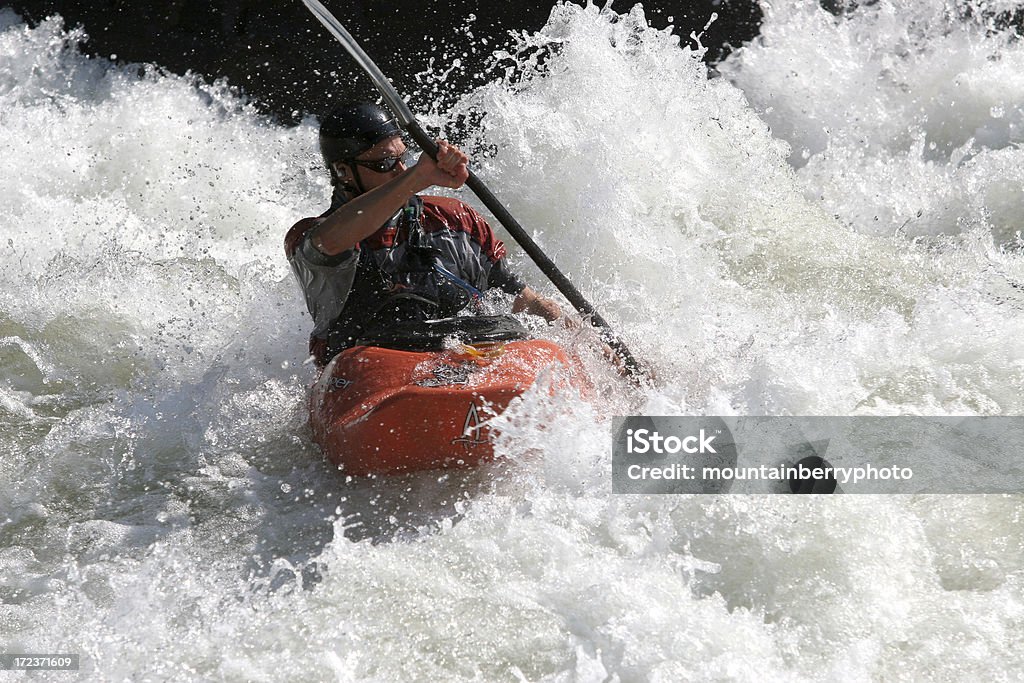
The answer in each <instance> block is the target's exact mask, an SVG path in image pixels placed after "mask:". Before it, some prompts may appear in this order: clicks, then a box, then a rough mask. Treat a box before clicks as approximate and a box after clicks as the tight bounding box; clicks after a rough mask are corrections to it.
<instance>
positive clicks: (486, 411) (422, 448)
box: [310, 339, 570, 476]
mask: <svg viewBox="0 0 1024 683" xmlns="http://www.w3.org/2000/svg"><path fill="white" fill-rule="evenodd" d="M554 365H562V366H565V367H570V359H569V357H568V356H567V354H566V352H565V351H564V350H563V349H562V348H561V347H560V346H558V345H556V344H553V343H551V342H548V341H545V340H538V339H530V340H522V341H511V342H508V343H497V344H488V345H477V346H460V347H459V348H457V349H451V350H443V351H428V352H419V351H406V350H397V349H389V348H380V347H375V346H356V347H353V348H351V349H347V350H345V351H343V352H341V353H340V354H338V355H337V356H336V357H335V358H334V359H333V360H332V361H331V362H330V364H328V365H327V367H326V368H324V371H323V372H322V374H321V376H320V378H319V379H318V381H317V382H316V384H315V385H314V387H313V392H312V396H311V397H310V423H311V425H312V428H313V437H314V439H315V440H316V442H317V443H318V444H320V447H321V448H322V449H323V451H324V453H325V454H326V455H327V457H328V458H329V459H330V460H331V462H333V463H334V464H335V465H337V466H338V467H339V468H340V469H341V470H342V471H343V472H344V473H346V474H350V475H355V476H365V475H373V474H392V473H398V472H408V471H416V470H430V469H438V468H449V467H469V466H474V465H477V464H479V463H480V462H483V461H487V460H490V459H492V458H493V457H494V447H493V445H492V443H491V438H490V437H491V428H490V426H489V425H488V424H487V421H488V420H489V419H490V418H492V417H493V416H495V415H497V414H500V413H501V412H502V411H503V410H505V408H506V407H507V406H508V404H509V402H510V401H511V400H512V399H513V398H515V397H517V396H519V395H521V394H522V393H523V392H524V391H526V390H527V389H528V388H529V387H530V386H531V385H532V384H533V383H534V382H535V381H536V379H537V376H538V375H539V374H540V373H541V372H543V371H544V370H545V369H546V368H550V367H552V366H554Z"/></svg>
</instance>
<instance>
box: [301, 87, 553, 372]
mask: <svg viewBox="0 0 1024 683" xmlns="http://www.w3.org/2000/svg"><path fill="white" fill-rule="evenodd" d="M401 133H402V131H401V129H400V128H399V127H398V124H397V122H396V121H395V118H394V117H393V116H392V115H391V114H390V113H389V112H388V111H387V110H385V109H383V108H382V107H379V106H377V105H373V104H356V105H350V106H346V107H342V108H340V109H336V110H335V111H333V112H331V114H329V115H328V116H327V117H326V118H325V119H324V121H323V122H322V124H321V126H320V151H321V153H322V154H323V158H324V164H325V165H326V166H327V170H328V171H329V172H330V174H331V184H332V185H333V186H334V192H333V195H332V197H331V207H330V209H328V210H327V212H326V213H324V214H322V215H321V216H319V217H318V218H304V219H303V220H301V221H299V222H298V223H296V224H295V225H294V226H293V227H292V228H291V230H289V231H288V234H287V236H286V237H285V253H286V254H287V256H288V260H289V262H290V263H291V266H292V270H293V272H294V273H295V275H296V277H297V279H298V281H299V284H300V285H301V286H302V290H303V294H304V295H305V298H306V306H307V307H308V309H309V312H310V315H311V316H312V317H313V333H312V335H311V336H310V353H311V354H312V355H313V357H314V358H315V359H316V362H317V363H318V364H319V365H325V364H327V362H329V361H330V359H331V358H333V357H334V355H335V354H337V353H338V352H339V351H342V350H344V349H346V348H348V347H349V346H352V345H353V344H354V343H355V342H356V340H357V339H359V338H360V337H361V336H363V335H364V334H366V333H368V332H371V331H374V330H381V329H386V328H387V327H388V326H389V325H394V324H395V323H400V322H406V321H410V320H428V319H435V318H443V317H448V316H452V315H455V314H456V313H458V312H459V311H461V310H463V309H464V308H466V307H467V306H470V305H474V306H477V307H478V308H479V306H480V299H481V297H482V295H483V292H485V291H486V290H488V289H490V288H492V287H498V288H500V289H502V290H503V291H505V292H506V293H508V294H510V295H514V296H515V300H514V302H513V305H512V311H513V312H520V311H526V312H528V313H532V314H534V315H539V316H541V317H543V318H545V319H546V320H549V321H551V320H555V319H556V318H559V317H560V316H561V311H560V309H559V307H558V305H557V304H556V303H555V302H553V301H551V300H549V299H546V298H544V297H542V296H540V295H539V294H537V293H536V292H535V291H533V290H532V289H530V288H529V287H526V286H525V285H524V284H523V283H522V282H521V281H520V280H519V278H518V277H516V275H515V274H514V273H512V272H511V271H510V270H509V269H508V266H507V264H506V262H505V246H504V245H503V244H502V243H501V241H500V240H499V239H497V237H495V235H494V233H493V232H492V231H491V228H490V226H489V225H488V224H487V222H486V221H485V220H484V219H483V217H482V216H480V214H479V213H477V212H476V211H474V210H473V209H472V208H470V207H469V206H467V205H466V204H464V203H462V202H461V201H459V200H457V199H451V198H447V197H430V196H423V197H421V196H419V195H418V194H417V193H418V192H421V191H423V190H425V189H427V188H429V187H431V186H434V185H437V186H440V187H449V188H453V189H458V188H460V187H462V185H463V183H465V182H466V179H467V178H468V177H469V172H468V170H467V164H468V162H469V159H468V157H467V156H466V155H465V154H464V153H463V152H462V151H461V150H460V149H459V148H458V147H456V146H454V145H450V144H448V143H447V142H445V141H443V140H441V141H439V142H438V147H439V152H438V155H437V160H436V161H435V160H433V159H431V158H430V157H429V156H428V155H426V154H422V155H420V158H419V160H418V161H417V162H416V163H415V164H413V165H412V166H409V165H408V164H409V163H410V162H411V160H410V159H409V156H408V150H407V149H406V146H405V143H404V142H403V140H402V137H401Z"/></svg>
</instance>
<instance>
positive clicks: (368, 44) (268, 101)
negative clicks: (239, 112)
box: [0, 0, 761, 123]
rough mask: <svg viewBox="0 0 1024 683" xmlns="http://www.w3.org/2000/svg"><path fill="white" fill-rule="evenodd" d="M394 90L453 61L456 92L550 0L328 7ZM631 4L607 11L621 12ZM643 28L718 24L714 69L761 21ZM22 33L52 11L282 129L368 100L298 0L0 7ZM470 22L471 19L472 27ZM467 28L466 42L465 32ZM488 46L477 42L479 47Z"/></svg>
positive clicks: (338, 1) (702, 8)
mask: <svg viewBox="0 0 1024 683" xmlns="http://www.w3.org/2000/svg"><path fill="white" fill-rule="evenodd" d="M324 4H325V5H326V6H327V7H328V9H330V10H331V11H332V12H333V13H334V14H335V16H337V17H338V19H339V20H340V21H341V22H342V24H343V25H344V26H345V28H347V29H348V30H349V32H350V33H352V35H353V36H354V37H355V38H356V39H357V40H358V41H359V43H360V45H362V46H363V49H365V50H366V51H367V53H368V54H369V55H370V57H371V58H373V59H374V61H376V62H377V64H378V65H379V66H380V67H381V69H382V70H383V71H384V73H385V74H386V75H387V76H388V77H389V78H391V79H392V81H393V82H394V83H395V85H396V87H397V88H398V90H399V92H402V93H405V94H411V93H418V94H419V97H418V99H419V100H420V101H419V102H417V101H416V99H417V98H414V99H413V106H414V107H416V106H417V105H418V106H419V107H422V106H423V105H424V102H423V100H424V99H426V98H427V97H432V96H433V95H431V94H430V88H427V87H424V84H425V83H431V79H430V78H429V77H423V76H421V77H420V80H421V81H423V82H422V83H418V82H417V79H416V74H417V73H421V72H423V71H425V70H426V69H427V68H428V66H429V64H430V60H431V59H432V58H433V59H434V60H435V67H434V68H435V73H439V72H442V71H444V70H445V69H446V68H447V66H448V65H450V63H451V61H452V60H453V59H455V58H460V59H461V60H462V67H461V69H457V70H456V73H454V74H453V77H449V78H448V79H447V80H446V84H447V85H448V86H449V88H451V90H453V91H455V92H453V93H452V96H454V95H455V94H457V93H458V92H459V91H463V92H464V91H465V90H466V89H468V88H469V87H470V86H471V85H472V84H473V83H474V82H475V81H476V80H479V78H480V76H479V75H478V74H479V72H480V71H481V70H482V69H483V67H484V65H485V63H486V61H487V59H488V58H489V57H490V56H491V55H492V54H493V52H494V51H495V50H497V49H500V48H501V47H504V46H508V45H509V44H510V42H511V38H510V32H520V31H528V32H533V31H536V30H538V29H539V28H540V27H541V26H543V25H544V22H545V21H546V20H547V18H548V15H549V14H550V11H551V7H552V6H553V5H554V0H517V1H508V0H485V1H482V2H481V1H480V0H447V1H446V2H444V3H433V2H423V1H422V0H421V1H419V2H413V1H410V0H390V1H389V0H326V1H325V2H324ZM633 4H634V3H633V2H629V1H626V2H617V3H615V4H614V5H613V9H615V11H617V12H619V13H624V12H626V11H627V10H628V9H629V8H630V7H632V5H633ZM642 4H643V6H644V10H645V13H646V15H647V17H648V21H649V22H650V23H651V24H652V25H654V26H656V27H658V28H663V27H664V26H666V25H668V24H669V17H671V18H672V22H671V23H673V24H674V25H675V27H676V28H675V33H676V34H677V35H681V36H689V35H690V33H691V31H692V32H696V33H700V32H701V31H702V30H703V29H704V26H705V25H706V24H707V22H708V19H709V17H710V16H711V14H712V12H717V14H718V20H717V21H716V22H715V23H714V24H713V25H712V26H711V27H710V28H709V29H708V30H707V32H706V33H705V34H704V37H703V39H702V43H703V44H704V45H705V46H707V47H708V48H709V50H708V55H707V59H708V61H709V62H711V63H713V62H715V61H717V60H719V59H721V58H722V57H723V56H724V55H726V54H728V51H729V49H730V45H733V46H739V45H740V44H742V43H743V42H745V41H747V40H750V39H751V38H752V37H754V36H755V35H756V34H757V31H758V28H759V24H760V20H761V12H760V10H759V8H758V7H757V5H756V3H755V2H754V1H753V0H653V1H651V2H644V3H642ZM0 6H7V7H11V8H13V9H14V10H15V11H16V12H18V13H19V14H20V15H21V16H22V17H24V18H25V19H26V20H27V21H28V22H29V23H30V24H33V25H34V24H35V23H38V22H39V21H41V20H42V19H44V18H46V17H48V16H50V15H52V14H60V15H61V16H62V17H63V18H64V21H65V25H66V26H67V27H69V28H70V27H74V26H79V25H81V26H84V28H85V30H86V32H87V33H88V35H89V40H88V41H87V42H86V44H85V46H84V50H85V51H86V52H87V53H89V54H94V55H100V56H103V57H110V56H111V55H117V61H119V62H144V63H152V64H157V65H159V66H161V67H163V68H165V69H167V70H169V71H171V72H174V73H179V74H181V73H185V72H186V71H189V70H191V71H192V72H194V73H197V74H200V75H202V76H203V77H204V78H206V79H207V80H214V79H217V78H222V77H225V78H227V79H228V82H229V83H230V84H231V85H232V86H236V87H238V88H239V89H240V90H241V91H243V92H244V93H245V94H246V95H248V96H249V97H250V98H251V99H252V100H253V101H254V102H255V104H256V105H257V106H258V107H259V108H260V109H261V110H262V111H263V112H265V113H267V114H270V115H272V116H274V117H275V118H276V119H278V120H279V121H281V122H284V123H290V122H294V121H296V120H297V119H298V118H299V117H300V116H301V115H302V114H304V113H306V112H310V113H314V114H320V113H323V112H325V111H327V110H329V109H330V108H331V107H332V105H333V103H336V102H339V101H345V100H350V99H367V98H372V97H375V95H376V93H375V91H374V90H373V86H372V84H371V83H370V81H369V79H367V78H366V77H365V76H364V75H363V74H362V72H361V71H359V70H358V69H357V68H356V67H355V66H354V64H353V63H352V60H351V59H350V58H349V57H348V55H347V54H346V53H345V52H344V51H343V49H342V47H341V45H339V44H338V43H337V42H335V40H334V39H333V38H332V37H331V36H330V35H329V34H328V33H327V31H326V30H325V29H324V28H323V27H322V26H321V25H320V24H319V23H318V22H317V21H316V19H314V18H313V16H312V15H311V14H310V13H309V11H308V10H307V9H306V8H305V6H304V5H303V4H302V2H301V1H300V0H233V1H232V0H205V1H203V0H164V1H163V2H142V1H141V0H9V1H8V2H4V0H0ZM470 15H473V16H475V20H472V21H470V20H469V19H468V18H469V17H470ZM467 25H468V26H469V33H471V35H472V38H470V37H469V35H467V33H466V31H465V30H464V28H465V27H466V26H467ZM485 40H486V43H484V41H485Z"/></svg>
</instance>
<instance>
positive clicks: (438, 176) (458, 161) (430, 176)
mask: <svg viewBox="0 0 1024 683" xmlns="http://www.w3.org/2000/svg"><path fill="white" fill-rule="evenodd" d="M468 166H469V157H468V156H466V154H465V153H464V152H463V151H462V150H461V149H459V148H458V147H456V146H455V145H451V144H449V143H447V142H446V141H444V140H438V141H437V161H434V160H433V159H431V158H430V155H428V154H421V155H420V158H419V161H417V162H416V166H415V170H416V172H417V173H418V174H419V175H420V179H421V180H422V181H423V183H424V184H425V186H426V187H430V186H431V185H440V186H441V187H450V188H452V189H455V190H457V189H459V188H460V187H462V186H463V184H464V183H465V182H466V180H467V179H468V178H469V167H468Z"/></svg>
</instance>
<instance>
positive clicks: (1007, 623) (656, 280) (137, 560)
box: [0, 0, 1024, 681]
mask: <svg viewBox="0 0 1024 683" xmlns="http://www.w3.org/2000/svg"><path fill="white" fill-rule="evenodd" d="M993 7H995V6H994V5H993ZM768 10H769V11H767V13H766V18H765V24H764V27H763V29H762V38H761V39H759V40H757V41H755V42H754V43H752V44H750V45H748V46H745V47H743V48H742V49H740V50H738V51H736V52H735V53H734V54H733V55H732V56H731V57H730V58H729V60H728V61H727V62H726V63H724V64H720V65H717V67H716V70H717V73H718V74H719V75H718V76H717V77H711V78H709V74H708V70H707V68H706V66H705V65H704V64H703V63H702V62H701V59H700V58H701V54H702V52H701V49H700V48H699V46H696V45H692V44H691V43H690V41H689V40H686V41H683V42H682V44H681V43H680V39H679V37H678V36H674V35H672V32H671V30H655V29H653V28H651V27H650V26H649V25H648V24H647V22H646V20H645V18H644V15H643V13H642V11H641V10H639V9H634V10H633V11H631V12H629V13H628V14H622V15H620V14H616V13H615V12H614V11H608V10H606V11H602V10H600V9H599V8H597V7H593V6H587V7H585V8H584V7H579V6H575V5H557V6H555V8H554V9H553V11H552V15H551V18H550V20H549V21H548V24H547V26H546V27H545V28H544V29H543V30H542V31H541V32H539V33H537V34H534V35H525V36H522V37H521V39H520V42H519V45H518V46H517V47H516V48H515V49H513V51H512V52H510V53H508V54H506V55H504V56H502V55H496V57H495V64H494V69H493V73H492V74H491V77H490V79H489V83H488V84H487V85H485V86H483V87H480V88H478V89H476V90H474V91H472V92H470V93H468V94H466V95H465V96H464V97H462V98H461V99H460V100H459V102H458V104H457V105H456V107H455V109H454V110H453V111H446V112H440V111H434V112H431V113H430V115H429V116H427V117H426V119H427V122H428V123H430V124H434V125H438V126H443V125H446V124H448V123H449V122H451V121H454V120H456V119H457V118H459V117H471V118H474V119H475V118H476V117H477V114H478V113H480V112H484V113H485V115H484V116H483V118H482V124H481V127H480V128H479V130H478V131H475V132H474V133H473V134H472V135H471V136H470V137H469V138H467V139H465V140H462V141H461V142H463V143H464V144H465V146H466V147H467V148H469V149H472V150H473V151H474V163H475V165H476V168H477V171H478V172H479V174H480V175H481V176H482V177H484V178H485V179H486V180H487V181H488V182H489V184H490V185H491V186H492V187H493V188H495V189H496V190H497V191H498V193H499V194H500V196H501V199H502V200H503V201H504V202H505V203H506V205H507V206H508V207H509V209H510V210H511V211H512V213H513V214H514V215H516V216H517V218H518V219H519V220H520V222H521V223H522V224H523V225H524V226H527V229H528V230H530V231H532V232H533V233H534V235H535V238H536V239H537V241H538V242H539V243H540V244H541V245H542V247H543V248H544V249H545V250H546V251H547V253H548V254H549V255H551V256H552V258H553V259H554V260H555V261H556V263H558V264H559V265H560V266H561V267H562V269H563V270H564V271H566V272H567V273H568V274H569V275H570V277H571V278H572V280H573V281H574V282H575V283H577V284H578V285H579V286H580V288H581V289H582V290H583V291H584V293H585V294H586V295H587V296H588V297H590V298H591V299H592V300H594V301H595V302H599V303H600V307H601V312H602V313H603V315H604V316H605V317H607V318H608V319H609V320H610V321H611V322H612V323H613V325H614V326H615V327H616V328H617V329H618V330H620V332H621V333H622V334H623V336H624V337H625V339H626V340H627V342H628V343H629V344H630V346H631V348H632V349H633V350H634V352H635V353H637V355H639V356H641V357H643V358H645V359H647V360H648V362H650V363H651V364H652V365H653V366H654V367H655V368H656V369H657V372H658V378H659V379H658V385H657V387H655V388H652V389H649V390H647V391H645V392H643V393H640V394H637V393H633V392H631V391H630V390H628V389H625V388H621V386H620V385H619V384H618V383H617V381H616V379H615V376H614V373H612V372H611V371H610V370H608V369H606V368H604V367H603V366H602V364H601V361H600V357H599V356H598V355H597V354H595V353H591V354H590V356H589V357H588V366H589V367H590V369H591V371H592V373H593V374H594V376H595V378H596V381H597V384H598V387H599V388H598V391H597V396H596V397H595V398H594V399H593V400H591V401H586V400H583V399H581V398H579V397H577V396H572V395H560V396H557V397H551V396H549V395H548V394H547V392H545V391H543V390H536V391H531V392H529V393H528V394H527V395H526V396H525V397H524V400H523V401H521V402H519V403H517V404H515V405H514V406H513V407H512V408H511V409H510V410H509V411H508V412H507V413H506V414H505V415H503V416H502V417H501V418H499V420H498V422H499V424H500V427H501V429H502V433H501V435H500V437H498V443H497V448H498V451H499V453H500V454H501V455H502V457H501V458H500V459H499V462H498V463H496V464H494V465H490V466H486V467H483V468H481V469H479V470H476V471H471V472H450V473H428V474H424V475H417V476H409V477H398V478H393V479H383V480H375V481H355V480H349V479H347V478H345V477H344V476H343V475H341V474H339V473H337V472H336V471H334V470H333V469H332V468H330V467H329V466H328V465H327V464H326V463H325V461H324V460H323V458H322V456H321V454H320V453H319V451H318V449H317V448H316V446H315V445H314V444H312V442H311V440H310V433H309V429H308V426H307V424H306V419H307V414H306V399H307V396H308V387H309V385H310V383H311V382H312V380H313V378H314V369H313V367H312V366H311V365H310V364H308V363H306V362H305V361H306V353H305V351H306V335H307V334H308V330H309V327H310V320H309V317H308V315H307V314H306V313H305V311H304V307H303V303H302V299H301V296H300V294H299V291H298V288H297V286H296V285H295V283H294V282H293V281H292V280H291V275H290V272H289V270H288V265H287V262H286V261H285V260H284V257H283V250H282V240H283V235H284V232H285V231H286V229H287V228H288V227H289V226H290V225H291V224H292V223H294V221H295V220H297V219H298V218H300V217H303V216H308V215H315V214H317V213H319V212H321V211H322V210H323V208H324V206H325V203H326V198H327V195H328V184H327V178H326V175H325V174H324V173H323V171H322V170H321V169H320V168H319V162H318V158H317V155H316V153H315V150H316V120H315V119H314V118H313V117H309V118H307V119H306V120H305V121H304V122H303V123H302V124H301V125H299V126H297V127H294V128H285V127H281V126H278V125H276V124H274V123H273V122H272V121H270V120H268V119H266V118H264V117H262V116H260V115H259V114H258V113H257V111H256V110H255V108H253V107H251V106H249V105H247V104H246V103H245V102H244V100H243V99H241V98H240V97H239V96H238V94H237V93H235V92H234V91H232V90H231V88H230V87H229V86H230V84H225V83H216V84H206V83H202V82H199V81H197V80H195V79H192V78H186V77H180V76H175V75H171V74H167V73H165V72H163V71H161V70H160V69H159V68H158V67H154V66H145V67H140V66H139V65H117V64H114V63H111V62H110V61H108V60H106V59H102V58H98V57H86V56H84V55H83V54H82V53H81V51H80V47H79V44H80V42H81V41H82V40H83V34H82V32H81V31H80V30H68V29H66V28H65V27H64V26H63V25H62V23H61V21H60V20H59V19H56V18H53V19H49V20H47V21H45V22H43V23H41V24H40V25H39V26H37V27H35V28H29V27H27V26H26V25H25V24H24V23H23V22H22V20H21V19H20V18H19V17H17V16H16V15H15V14H14V13H13V12H11V11H9V10H0V158H2V159H3V164H4V172H3V173H2V174H0V216H2V217H3V220H2V221H0V249H2V256H0V648H2V651H7V652H72V653H80V654H81V655H82V667H83V674H84V676H86V677H87V678H89V679H93V680H140V679H147V680H172V679H174V680H181V679H186V680H189V679H206V680H211V679H212V680H268V681H269V680H335V679H336V680H344V681H349V680H380V681H390V680H414V679H415V680H428V679H429V680H545V681H570V680H580V681H604V680H620V681H645V680H666V681H669V680H703V679H719V680H749V681H754V680H765V679H768V680H835V679H841V680H877V679H884V680H921V679H937V680H939V679H945V680H953V679H966V678H970V679H978V680H981V679H993V680H999V679H1006V678H1007V677H1009V676H1011V675H1012V672H1015V671H1020V670H1022V669H1024V661H1022V656H1021V654H1020V653H1021V652H1024V647H1022V645H1024V642H1022V640H1024V639H1022V636H1021V631H1020V628H1019V624H1020V620H1021V615H1022V613H1024V600H1022V578H1024V572H1022V570H1024V539H1022V534H1021V526H1020V518H1021V513H1022V507H1024V506H1022V500H1021V498H1020V497H1019V496H972V497H954V496H919V497H908V496H838V497H834V498H831V499H825V498H820V499H818V498H816V499H814V500H808V499H806V498H803V499H796V498H790V497H783V496H704V497H701V496H625V495H612V494H611V493H610V490H611V485H610V475H611V466H610V439H611V437H610V418H611V416H613V415H616V414H627V413H630V412H637V413H647V414H651V415H670V414H717V415H742V414H789V415H850V414H883V415H890V414H892V415H895V414H920V415H1014V414H1018V415H1019V414H1021V412H1022V409H1024V398H1022V395H1024V392H1022V389H1024V296H1022V294H1024V291H1022V287H1024V252H1022V250H1021V246H1022V244H1021V238H1020V233H1019V231H1020V230H1021V227H1020V224H1019V222H1018V221H1019V220H1020V219H1019V216H1020V215H1021V213H1022V212H1021V208H1022V207H1024V189H1022V182H1021V181H1022V176H1021V174H1022V173H1024V171H1022V170H1021V169H1022V168H1024V151H1022V149H1021V147H1020V143H1021V141H1022V138H1024V68H1021V67H1022V66H1024V63H1022V62H1024V46H1022V45H1021V44H1020V42H1019V41H1017V40H1013V39H1011V38H1010V36H1009V35H1008V34H1006V33H1005V32H1003V31H1000V30H998V28H997V27H994V26H992V25H990V24H987V23H986V20H985V19H984V16H985V15H984V13H981V12H978V13H975V14H974V15H971V16H968V15H966V14H965V13H964V12H963V11H961V10H959V9H958V8H957V7H956V6H954V5H952V4H949V5H946V4H942V3H937V4H936V3H928V2H919V1H914V0H901V1H900V2H893V1H889V0H880V1H879V2H878V3H875V4H873V5H871V6H869V7H861V8H853V9H850V10H849V11H848V12H847V13H846V14H844V15H841V16H834V15H832V14H829V13H827V12H825V11H824V10H822V9H821V8H820V7H818V6H817V5H816V4H814V3H809V2H785V3H773V4H772V6H771V7H770V8H768ZM972 16H973V17H974V18H972ZM979 17H980V18H979ZM85 29H86V30H89V29H90V27H85ZM459 196H460V198H462V199H464V200H465V201H467V202H471V203H475V201H474V199H473V198H472V196H471V195H470V194H469V193H468V192H463V193H460V194H459ZM509 241H510V240H507V239H506V242H509ZM512 254H513V255H512V258H513V261H514V262H515V264H516V265H517V266H518V267H519V269H520V270H521V271H522V272H523V273H524V274H525V275H526V278H527V279H528V280H529V281H530V282H531V284H533V285H534V286H535V287H537V288H538V289H541V290H542V291H544V292H545V293H547V294H552V295H553V290H552V289H551V287H550V286H549V285H546V283H545V282H544V280H543V279H542V277H541V276H540V274H539V273H538V272H537V271H536V270H535V269H534V268H533V267H532V266H531V265H530V264H529V263H528V262H527V260H526V259H525V258H524V257H523V256H522V254H521V253H520V252H519V251H518V250H517V249H516V248H512ZM544 334H548V335H551V336H553V337H555V338H558V339H560V340H562V341H564V342H565V343H568V344H578V345H580V349H581V352H582V353H584V354H586V353H588V352H587V351H586V341H585V340H584V339H576V338H574V336H573V334H572V333H569V332H564V331H559V330H550V331H545V332H544ZM1017 467H1018V464H1017V463H1006V471H1007V472H1008V473H1009V472H1012V471H1014V470H1015V469H1016V468H1017ZM5 675H6V674H3V673H0V679H3V677H4V676H5ZM13 675H14V674H11V676H13ZM60 676H61V674H51V675H50V676H49V677H50V678H52V679H58V678H59V677H60ZM64 676H66V674H64ZM41 678H47V676H45V675H43V676H41ZM11 680H14V679H13V677H12V678H11ZM61 680H63V679H61Z"/></svg>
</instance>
